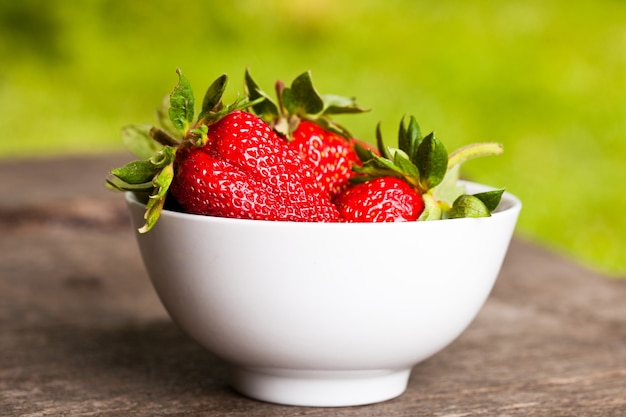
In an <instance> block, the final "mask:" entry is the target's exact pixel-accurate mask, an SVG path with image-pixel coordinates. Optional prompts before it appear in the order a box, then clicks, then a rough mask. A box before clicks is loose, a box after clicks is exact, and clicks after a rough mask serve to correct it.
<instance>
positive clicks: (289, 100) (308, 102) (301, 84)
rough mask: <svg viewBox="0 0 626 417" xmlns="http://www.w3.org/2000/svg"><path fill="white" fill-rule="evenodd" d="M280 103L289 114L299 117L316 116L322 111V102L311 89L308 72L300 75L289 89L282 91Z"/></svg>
mask: <svg viewBox="0 0 626 417" xmlns="http://www.w3.org/2000/svg"><path fill="white" fill-rule="evenodd" d="M282 101H283V105H284V106H285V109H287V111H288V112H289V113H290V114H295V115H297V116H301V117H305V116H307V115H317V114H319V113H321V112H322V111H323V110H324V100H323V99H322V97H321V96H320V95H319V94H318V93H317V91H315V88H314V87H313V82H312V81H311V72H310V71H307V72H304V73H302V74H300V75H299V76H298V77H296V79H295V80H293V82H292V83H291V87H290V88H285V89H284V90H283V92H282Z"/></svg>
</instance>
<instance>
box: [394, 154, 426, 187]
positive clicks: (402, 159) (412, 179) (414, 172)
mask: <svg viewBox="0 0 626 417" xmlns="http://www.w3.org/2000/svg"><path fill="white" fill-rule="evenodd" d="M393 162H394V164H395V165H397V166H398V167H399V168H400V170H401V171H402V172H403V173H404V178H405V179H406V180H407V182H409V183H410V184H411V185H412V186H414V187H416V186H419V179H420V173H419V169H418V168H417V167H416V166H415V164H414V163H413V162H411V160H410V159H409V157H408V155H407V154H405V153H404V151H402V150H400V149H397V150H396V151H395V152H394V154H393Z"/></svg>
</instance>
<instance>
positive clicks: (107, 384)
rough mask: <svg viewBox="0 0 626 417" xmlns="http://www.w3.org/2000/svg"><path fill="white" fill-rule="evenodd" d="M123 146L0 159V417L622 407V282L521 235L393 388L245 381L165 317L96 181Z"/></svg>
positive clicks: (482, 412)
mask: <svg viewBox="0 0 626 417" xmlns="http://www.w3.org/2000/svg"><path fill="white" fill-rule="evenodd" d="M129 158H130V156H128V155H109V156H98V157H95V156H94V157H68V158H58V159H42V160H22V161H2V162H0V178H1V181H0V191H1V193H0V195H2V199H1V200H0V278H1V279H0V415H2V416H75V415H90V416H91V415H98V416H118V415H119V416H154V415H160V416H171V415H186V416H200V415H203V416H204V415H206V416H210V415H220V416H295V415H298V416H439V417H453V416H454V417H461V416H566V415H567V416H603V417H606V416H626V280H609V279H606V278H603V277H602V276H598V275H597V274H594V273H593V272H590V271H588V270H586V269H584V268H582V267H580V266H577V265H576V264H574V263H572V262H569V261H567V260H565V259H563V258H561V257H559V256H557V255H555V254H554V253H551V252H549V251H546V250H544V249H540V248H539V247H537V246H535V245H533V244H530V243H528V242H526V241H524V240H522V239H520V238H516V239H514V241H513V242H512V244H511V248H510V251H509V254H508V256H507V259H506V261H505V265H504V267H503V270H502V273H501V275H500V277H499V279H498V282H497V284H496V286H495V288H494V290H493V293H492V295H491V297H490V298H489V300H488V301H487V303H486V305H485V306H484V308H483V310H482V311H481V313H480V314H479V316H478V317H477V319H476V320H475V321H474V322H473V323H472V325H471V326H470V327H469V329H468V330H467V331H466V332H465V333H464V334H463V335H462V336H461V337H460V338H459V339H457V340H456V341H455V342H454V343H453V344H452V345H450V346H449V347H448V348H446V349H445V350H444V351H442V352H440V353H439V354H437V355H435V356H434V357H432V358H431V359H429V360H427V361H425V362H423V363H421V364H419V365H418V366H416V367H415V369H414V371H413V374H412V377H411V379H410V383H409V387H408V389H407V391H406V393H405V394H404V395H402V396H401V397H399V398H397V399H394V400H391V401H387V402H384V403H381V404H375V405H370V406H362V407H346V408H336V409H324V408H304V407H302V408H301V407H288V406H279V405H273V404H267V403H263V402H258V401H255V400H251V399H248V398H245V397H242V396H240V395H238V394H237V393H235V392H233V391H232V390H231V389H230V388H229V387H228V386H227V385H226V383H225V375H224V374H225V372H224V368H223V367H222V366H221V364H220V363H219V362H218V360H217V359H215V358H214V357H213V356H211V355H210V354H209V353H207V352H206V351H204V350H203V349H202V348H200V347H199V346H198V345H197V344H195V343H194V342H192V341H190V340H189V339H188V338H187V337H186V336H185V335H184V334H183V333H182V332H181V331H180V330H179V329H178V328H177V327H176V326H175V325H174V324H173V323H172V322H171V321H170V319H169V318H168V316H167V315H166V313H165V311H164V309H163V308H162V306H161V304H160V303H159V301H158V299H157V297H156V295H155V293H154V291H153V290H152V287H151V285H150V283H149V281H148V277H147V275H146V273H145V271H144V269H143V265H142V263H141V260H140V258H139V253H138V251H137V249H136V247H135V241H134V237H133V232H132V230H131V228H130V225H129V222H128V217H127V214H126V209H125V206H124V203H123V201H122V195H121V194H117V193H113V192H110V191H108V190H106V189H104V187H103V178H104V176H105V173H106V172H107V171H108V169H109V168H112V167H114V166H118V165H121V164H122V163H124V162H126V161H127V160H129ZM526 204H527V205H530V204H532V202H526Z"/></svg>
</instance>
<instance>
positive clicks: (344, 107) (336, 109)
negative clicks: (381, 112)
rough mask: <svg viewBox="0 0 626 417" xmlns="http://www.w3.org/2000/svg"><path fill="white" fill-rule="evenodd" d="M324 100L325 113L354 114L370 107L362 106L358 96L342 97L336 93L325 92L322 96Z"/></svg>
mask: <svg viewBox="0 0 626 417" xmlns="http://www.w3.org/2000/svg"><path fill="white" fill-rule="evenodd" d="M321 97H322V101H323V102H324V110H323V111H322V113H324V114H354V113H364V112H367V111H369V109H364V108H362V107H360V106H359V105H358V104H357V102H356V98H354V97H342V96H337V95H334V94H324V95H322V96H321Z"/></svg>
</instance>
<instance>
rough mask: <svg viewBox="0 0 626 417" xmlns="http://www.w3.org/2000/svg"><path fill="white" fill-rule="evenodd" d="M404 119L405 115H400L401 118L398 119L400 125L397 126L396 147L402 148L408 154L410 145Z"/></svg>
mask: <svg viewBox="0 0 626 417" xmlns="http://www.w3.org/2000/svg"><path fill="white" fill-rule="evenodd" d="M404 119H405V117H402V119H401V120H400V127H399V128H398V148H400V149H402V150H403V151H404V152H406V153H407V154H409V155H410V154H411V151H410V148H411V145H410V141H409V134H408V131H407V128H406V126H405V123H404Z"/></svg>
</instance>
